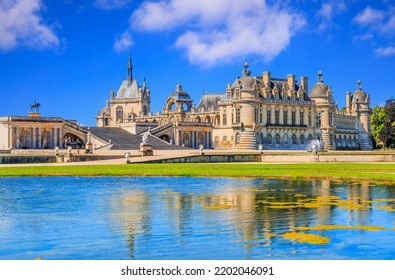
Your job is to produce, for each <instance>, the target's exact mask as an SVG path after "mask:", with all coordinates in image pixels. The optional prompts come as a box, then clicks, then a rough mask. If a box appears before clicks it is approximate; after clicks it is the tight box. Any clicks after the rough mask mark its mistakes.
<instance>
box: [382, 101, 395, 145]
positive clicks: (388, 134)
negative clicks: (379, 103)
mask: <svg viewBox="0 0 395 280" xmlns="http://www.w3.org/2000/svg"><path fill="white" fill-rule="evenodd" d="M384 111H385V121H384V125H383V127H382V129H381V130H380V133H379V139H380V141H381V142H383V144H384V147H388V148H391V147H395V99H394V98H391V99H388V100H387V101H386V103H385V106H384Z"/></svg>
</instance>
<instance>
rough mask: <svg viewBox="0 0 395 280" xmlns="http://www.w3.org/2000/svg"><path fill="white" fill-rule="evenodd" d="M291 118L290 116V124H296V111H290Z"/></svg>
mask: <svg viewBox="0 0 395 280" xmlns="http://www.w3.org/2000/svg"><path fill="white" fill-rule="evenodd" d="M291 118H292V125H295V124H296V112H292V113H291Z"/></svg>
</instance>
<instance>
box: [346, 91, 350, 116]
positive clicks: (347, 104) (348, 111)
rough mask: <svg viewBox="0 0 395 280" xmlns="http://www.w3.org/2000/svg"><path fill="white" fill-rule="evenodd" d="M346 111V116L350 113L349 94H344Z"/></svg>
mask: <svg viewBox="0 0 395 280" xmlns="http://www.w3.org/2000/svg"><path fill="white" fill-rule="evenodd" d="M346 111H347V114H349V113H350V112H351V92H349V91H347V92H346Z"/></svg>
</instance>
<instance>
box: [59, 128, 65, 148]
mask: <svg viewBox="0 0 395 280" xmlns="http://www.w3.org/2000/svg"><path fill="white" fill-rule="evenodd" d="M63 146H64V141H63V130H62V128H59V148H60V149H62V148H63Z"/></svg>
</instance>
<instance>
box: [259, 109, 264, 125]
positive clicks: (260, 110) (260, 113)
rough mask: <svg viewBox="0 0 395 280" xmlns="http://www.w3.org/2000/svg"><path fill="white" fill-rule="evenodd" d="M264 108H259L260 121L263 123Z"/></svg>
mask: <svg viewBox="0 0 395 280" xmlns="http://www.w3.org/2000/svg"><path fill="white" fill-rule="evenodd" d="M262 122H263V120H262V108H259V123H262Z"/></svg>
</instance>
